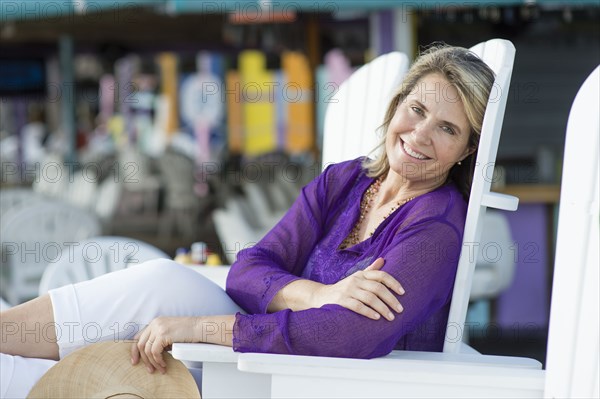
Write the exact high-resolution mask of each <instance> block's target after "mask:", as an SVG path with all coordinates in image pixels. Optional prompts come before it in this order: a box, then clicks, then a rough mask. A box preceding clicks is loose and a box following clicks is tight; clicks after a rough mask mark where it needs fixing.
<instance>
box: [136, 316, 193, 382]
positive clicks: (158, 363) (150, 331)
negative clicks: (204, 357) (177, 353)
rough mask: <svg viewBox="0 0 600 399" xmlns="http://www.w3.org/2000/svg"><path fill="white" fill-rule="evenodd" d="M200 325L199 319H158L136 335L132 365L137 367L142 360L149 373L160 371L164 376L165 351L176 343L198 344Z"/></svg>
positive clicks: (165, 365)
mask: <svg viewBox="0 0 600 399" xmlns="http://www.w3.org/2000/svg"><path fill="white" fill-rule="evenodd" d="M198 324H199V318H197V317H157V318H156V319H154V320H152V322H151V323H150V324H149V325H148V326H147V327H146V328H144V329H143V330H142V331H140V332H139V333H137V334H136V335H135V337H134V339H135V340H137V342H136V343H134V344H133V345H132V346H131V363H132V364H133V365H136V364H137V363H138V362H139V361H140V358H141V359H142V361H143V362H144V364H145V365H146V368H147V369H148V372H150V373H153V372H154V370H158V371H160V372H161V373H163V374H164V373H165V372H166V371H167V369H166V367H167V364H166V363H165V361H164V359H163V355H162V353H163V351H165V350H168V349H169V348H170V347H171V345H172V344H173V343H174V342H198V341H199V338H200V337H199V336H198V335H200V334H199V331H201V329H199V328H198Z"/></svg>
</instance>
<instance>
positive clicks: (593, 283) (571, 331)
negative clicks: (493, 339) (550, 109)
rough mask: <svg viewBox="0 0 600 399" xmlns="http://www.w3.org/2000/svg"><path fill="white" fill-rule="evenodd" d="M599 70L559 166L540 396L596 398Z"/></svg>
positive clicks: (579, 101) (581, 99)
mask: <svg viewBox="0 0 600 399" xmlns="http://www.w3.org/2000/svg"><path fill="white" fill-rule="evenodd" d="M599 89H600V66H598V67H597V68H596V69H595V70H594V71H593V72H592V74H591V75H590V76H589V77H588V78H587V80H586V81H585V82H584V83H583V85H582V87H581V89H580V90H579V92H578V93H577V96H576V97H575V101H574V102H573V106H572V108H571V112H570V114H569V121H568V123H567V136H566V142H565V154H564V161H563V172H562V185H561V193H560V209H559V214H558V231H557V239H556V257H555V263H554V277H553V285H552V305H551V308H550V326H549V327H550V328H549V334H548V352H547V364H546V370H547V371H546V373H547V374H546V384H545V397H548V398H576V397H581V398H597V397H600V389H599V378H600V377H599V372H600V365H599V359H598V353H600V344H599V342H600V341H599V339H600V337H599V325H600V317H599V315H600V305H599V304H600V294H599V292H600V287H599V281H600V276H599V273H598V269H599V267H600V259H599V251H600V244H599V243H600V234H599V232H598V230H599V211H598V208H599V206H600V205H599V195H598V190H599V189H600V177H599V173H600V164H599V151H600V150H599V148H600V142H599V137H600V120H599V119H598V110H599V109H600V101H599V98H598V97H599V96H598V91H599Z"/></svg>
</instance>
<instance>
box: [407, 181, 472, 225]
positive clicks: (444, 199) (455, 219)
mask: <svg viewBox="0 0 600 399" xmlns="http://www.w3.org/2000/svg"><path fill="white" fill-rule="evenodd" d="M412 205H413V206H412V208H411V213H412V214H413V217H414V219H413V220H414V221H415V222H416V221H417V220H419V221H424V220H431V219H436V220H445V221H448V222H451V223H453V224H464V221H465V218H466V215H467V202H466V201H465V200H464V198H463V197H462V194H461V193H460V190H459V189H458V187H457V186H456V185H455V184H454V183H448V184H445V185H443V186H441V187H439V188H437V189H435V190H433V191H431V192H429V193H427V194H424V195H422V196H421V197H418V198H416V201H413V204H412Z"/></svg>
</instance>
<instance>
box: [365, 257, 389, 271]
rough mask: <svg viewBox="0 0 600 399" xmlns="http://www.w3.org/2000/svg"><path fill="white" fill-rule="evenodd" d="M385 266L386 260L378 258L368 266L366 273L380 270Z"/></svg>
mask: <svg viewBox="0 0 600 399" xmlns="http://www.w3.org/2000/svg"><path fill="white" fill-rule="evenodd" d="M384 264H385V259H383V258H377V259H375V261H374V262H373V263H371V264H370V265H369V266H367V268H366V269H365V271H366V270H380V269H381V268H382V267H383V265H384Z"/></svg>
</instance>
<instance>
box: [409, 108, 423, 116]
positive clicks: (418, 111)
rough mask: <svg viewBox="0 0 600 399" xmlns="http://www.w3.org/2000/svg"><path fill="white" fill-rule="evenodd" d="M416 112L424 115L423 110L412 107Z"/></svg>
mask: <svg viewBox="0 0 600 399" xmlns="http://www.w3.org/2000/svg"><path fill="white" fill-rule="evenodd" d="M410 108H411V109H412V110H413V111H414V112H416V113H417V114H419V115H423V110H422V109H421V108H419V107H414V106H413V107H410Z"/></svg>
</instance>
